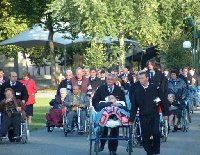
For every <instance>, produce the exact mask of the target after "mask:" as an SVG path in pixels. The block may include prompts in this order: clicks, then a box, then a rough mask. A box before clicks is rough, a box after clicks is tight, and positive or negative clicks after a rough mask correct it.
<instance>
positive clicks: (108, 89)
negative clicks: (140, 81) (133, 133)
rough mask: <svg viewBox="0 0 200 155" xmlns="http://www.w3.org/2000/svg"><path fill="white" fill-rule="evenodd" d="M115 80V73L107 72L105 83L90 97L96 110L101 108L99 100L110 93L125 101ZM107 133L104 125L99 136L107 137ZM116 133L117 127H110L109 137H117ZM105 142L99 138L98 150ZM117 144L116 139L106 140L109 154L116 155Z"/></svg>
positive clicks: (104, 98) (105, 97)
mask: <svg viewBox="0 0 200 155" xmlns="http://www.w3.org/2000/svg"><path fill="white" fill-rule="evenodd" d="M115 82H116V75H113V74H108V75H107V79H106V84H104V85H101V86H100V87H99V88H98V89H97V91H96V93H95V94H94V97H93V99H92V105H93V106H94V109H95V110H96V111H100V110H101V108H102V107H101V106H100V105H99V102H100V101H106V99H107V98H108V96H110V95H113V96H114V97H115V98H116V99H117V100H119V101H125V94H124V92H123V91H122V89H121V88H120V87H119V86H117V85H115ZM107 135H108V128H107V127H105V128H104V131H103V134H102V135H101V137H102V138H104V137H107ZM118 135H119V127H115V128H111V130H110V137H112V138H116V137H118ZM105 144H106V140H101V145H100V148H99V151H103V149H104V146H105ZM117 146H118V141H117V140H109V141H108V149H109V151H110V155H116V151H117ZM95 148H96V147H95ZM95 151H96V150H95Z"/></svg>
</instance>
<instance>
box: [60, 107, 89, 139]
mask: <svg viewBox="0 0 200 155" xmlns="http://www.w3.org/2000/svg"><path fill="white" fill-rule="evenodd" d="M81 110H82V109H81V108H80V107H78V106H77V107H76V116H75V117H74V118H73V124H72V130H71V129H69V124H68V122H67V117H68V116H67V114H68V111H66V112H65V113H64V115H63V132H64V135H65V137H67V135H68V134H69V133H73V132H77V133H78V134H80V135H83V134H85V133H86V134H87V133H88V130H89V118H88V109H86V120H85V122H84V129H82V128H81Z"/></svg>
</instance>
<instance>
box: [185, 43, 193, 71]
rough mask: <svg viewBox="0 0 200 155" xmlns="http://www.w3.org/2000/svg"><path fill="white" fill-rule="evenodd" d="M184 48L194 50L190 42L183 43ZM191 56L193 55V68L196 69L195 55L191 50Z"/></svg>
mask: <svg viewBox="0 0 200 155" xmlns="http://www.w3.org/2000/svg"><path fill="white" fill-rule="evenodd" d="M183 48H184V49H191V48H192V43H191V42H190V41H184V42H183ZM191 54H192V67H195V66H194V61H195V60H194V54H193V51H192V50H191Z"/></svg>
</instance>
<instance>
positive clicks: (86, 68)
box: [83, 67, 90, 79]
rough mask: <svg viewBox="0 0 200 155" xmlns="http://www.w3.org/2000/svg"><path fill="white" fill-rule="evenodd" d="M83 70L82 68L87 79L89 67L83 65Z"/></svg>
mask: <svg viewBox="0 0 200 155" xmlns="http://www.w3.org/2000/svg"><path fill="white" fill-rule="evenodd" d="M83 70H84V76H85V77H86V78H87V79H88V78H89V77H90V68H89V67H85V68H84V69H83Z"/></svg>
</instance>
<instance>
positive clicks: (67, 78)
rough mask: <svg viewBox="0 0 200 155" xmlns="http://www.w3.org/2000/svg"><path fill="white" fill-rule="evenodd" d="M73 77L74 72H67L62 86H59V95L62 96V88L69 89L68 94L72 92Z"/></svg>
mask: <svg viewBox="0 0 200 155" xmlns="http://www.w3.org/2000/svg"><path fill="white" fill-rule="evenodd" d="M72 77H73V73H72V71H71V70H66V75H65V79H64V80H62V81H61V83H60V85H59V86H58V89H57V95H59V96H60V89H61V88H66V89H67V93H69V92H72V82H71V79H72Z"/></svg>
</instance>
